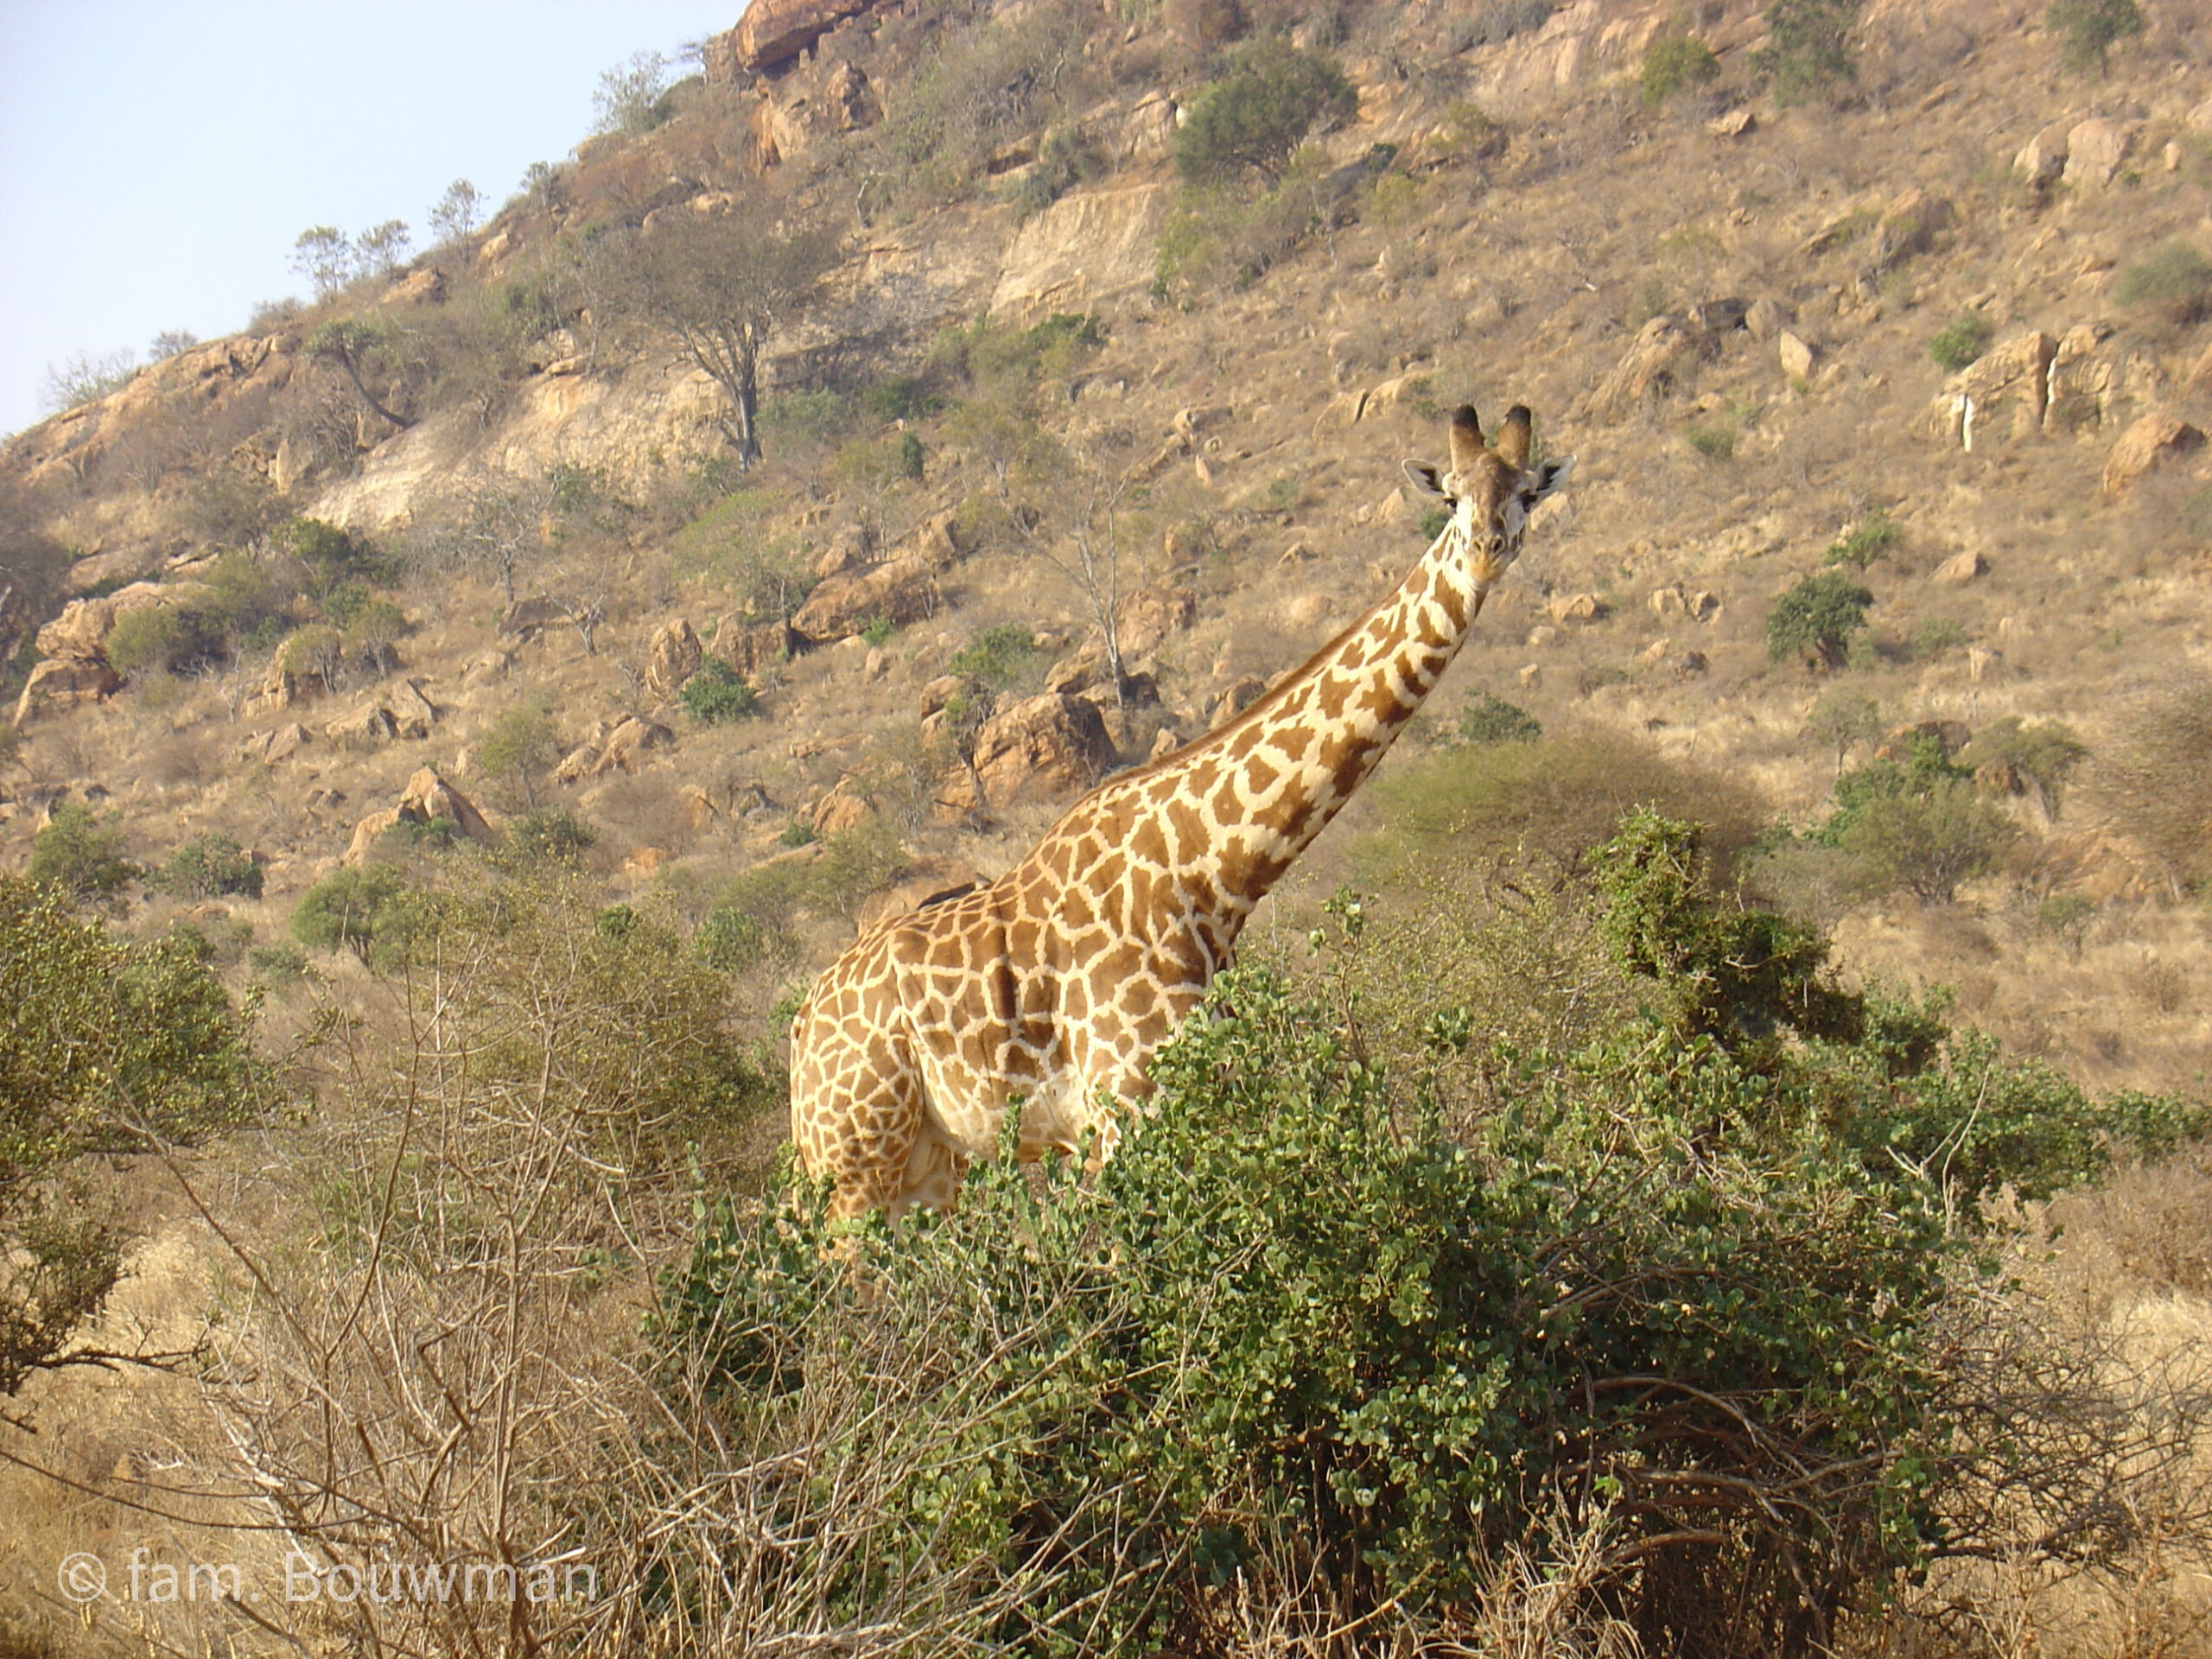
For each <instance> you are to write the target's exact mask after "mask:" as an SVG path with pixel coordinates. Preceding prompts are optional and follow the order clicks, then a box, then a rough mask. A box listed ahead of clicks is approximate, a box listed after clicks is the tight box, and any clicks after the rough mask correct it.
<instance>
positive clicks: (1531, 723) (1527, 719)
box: [1459, 691, 1544, 743]
mask: <svg viewBox="0 0 2212 1659" xmlns="http://www.w3.org/2000/svg"><path fill="white" fill-rule="evenodd" d="M1543 734H1544V726H1543V722H1542V721H1540V720H1538V719H1537V718H1536V717H1535V715H1532V714H1530V713H1529V711H1528V710H1527V709H1523V708H1522V707H1520V706H1519V705H1518V704H1517V703H1510V702H1506V701H1505V699H1504V698H1503V697H1500V696H1493V695H1492V694H1491V693H1490V692H1488V691H1478V692H1476V693H1475V694H1474V695H1473V696H1471V697H1469V698H1468V699H1467V704H1466V707H1465V708H1464V709H1461V710H1460V711H1459V735H1460V736H1461V737H1463V738H1465V739H1466V741H1468V742H1470V743H1533V742H1535V741H1536V740H1537V739H1538V738H1540V737H1541V736H1542V735H1543Z"/></svg>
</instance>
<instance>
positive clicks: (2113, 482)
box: [2105, 412, 2204, 495]
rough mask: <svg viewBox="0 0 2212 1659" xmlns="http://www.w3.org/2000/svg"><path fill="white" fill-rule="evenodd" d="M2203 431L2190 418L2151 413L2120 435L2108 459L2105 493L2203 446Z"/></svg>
mask: <svg viewBox="0 0 2212 1659" xmlns="http://www.w3.org/2000/svg"><path fill="white" fill-rule="evenodd" d="M2203 443H2204V434H2203V433H2202V432H2200V431H2198V430H2197V429H2196V428H2195V427H2193V426H2191V425H2190V423H2188V422H2187V421H2184V420H2180V419H2177V417H2175V416H2171V415H2166V414H2160V413H2155V412H2154V413H2152V414H2149V415H2145V416H2144V417H2143V418H2142V419H2141V420H2139V421H2138V422H2136V423H2135V424H2134V425H2133V426H2131V427H2129V428H2128V429H2127V430H2126V431H2125V432H2123V433H2121V434H2120V442H2118V443H2115V444H2114V445H2113V447H2112V454H2110V455H2108V456H2107V457H2106V460H2105V493H2106V494H2107V495H2119V494H2121V493H2124V492H2125V491H2126V489H2127V487H2128V486H2130V485H2131V484H2133V483H2134V482H2135V480H2138V479H2139V478H2141V477H2142V476H2143V475H2144V474H2145V473H2148V472H2150V471H2151V470H2152V468H2153V467H2158V466H2159V465H2161V464H2163V463H2164V462H2165V461H2171V460H2173V459H2174V458H2175V457H2176V456H2177V455H2185V454H2189V453H2190V451H2191V450H2194V449H2198V448H2202V447H2203Z"/></svg>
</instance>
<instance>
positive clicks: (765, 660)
mask: <svg viewBox="0 0 2212 1659" xmlns="http://www.w3.org/2000/svg"><path fill="white" fill-rule="evenodd" d="M805 648H806V641H805V640H804V639H801V638H800V637H799V636H798V634H796V633H793V632H791V628H790V626H788V625H787V624H785V623H782V622H753V623H746V622H740V621H738V620H735V619H734V618H725V619H724V620H723V621H722V625H721V627H719V628H718V629H716V630H715V656H717V657H719V658H721V659H722V661H724V662H726V663H728V664H729V665H730V667H731V668H733V669H734V670H735V671H737V672H738V673H739V674H741V675H742V676H743V677H745V678H747V679H748V680H753V681H758V680H759V679H760V676H761V673H762V672H763V671H765V670H767V669H770V668H772V667H774V666H775V665H776V664H778V663H780V662H783V661H785V659H786V658H790V657H791V656H792V655H793V654H794V653H796V652H800V651H803V650H804V649H805Z"/></svg>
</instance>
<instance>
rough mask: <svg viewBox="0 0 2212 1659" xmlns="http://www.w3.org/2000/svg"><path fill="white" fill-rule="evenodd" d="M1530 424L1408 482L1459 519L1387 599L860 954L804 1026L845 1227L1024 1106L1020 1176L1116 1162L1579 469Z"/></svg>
mask: <svg viewBox="0 0 2212 1659" xmlns="http://www.w3.org/2000/svg"><path fill="white" fill-rule="evenodd" d="M1530 442H1531V430H1530V421H1529V410H1527V409H1526V408H1525V407H1523V406H1520V405H1516V406H1515V407H1514V408H1513V409H1512V410H1510V411H1509V412H1508V413H1507V415H1506V417H1505V421H1504V423H1503V425H1502V426H1501V427H1500V428H1499V429H1498V433H1497V439H1496V442H1494V443H1486V442H1484V437H1483V432H1482V425H1481V423H1480V421H1479V420H1478V418H1477V416H1476V414H1475V411H1474V410H1473V409H1472V408H1471V407H1468V406H1465V405H1462V406H1461V407H1460V408H1459V409H1458V410H1455V411H1453V413H1452V417H1451V422H1450V427H1449V444H1450V466H1449V467H1448V468H1442V469H1440V468H1439V467H1434V466H1430V465H1417V464H1415V463H1414V462H1410V461H1408V463H1407V465H1406V473H1407V475H1408V478H1409V479H1410V480H1412V481H1413V483H1414V486H1416V488H1417V489H1419V490H1420V491H1421V492H1422V493H1425V494H1428V495H1433V496H1439V497H1441V498H1442V499H1443V500H1444V501H1445V503H1446V505H1447V506H1448V508H1449V510H1450V515H1451V516H1450V520H1449V522H1448V523H1447V524H1446V525H1445V527H1444V530H1443V531H1442V532H1441V533H1440V535H1439V536H1438V537H1436V539H1435V541H1434V542H1433V543H1431V545H1430V547H1429V549H1428V551H1427V554H1426V555H1425V556H1423V557H1422V559H1421V563H1419V564H1417V565H1416V566H1414V569H1413V571H1412V574H1411V575H1408V577H1407V578H1406V580H1405V581H1404V582H1402V584H1401V585H1400V586H1399V587H1398V588H1397V589H1396V590H1395V592H1394V593H1393V594H1390V595H1389V597H1387V598H1385V599H1384V600H1383V602H1382V603H1381V604H1379V605H1377V606H1376V607H1375V608H1374V609H1373V610H1371V611H1370V612H1369V613H1367V614H1366V615H1365V616H1364V617H1363V618H1361V619H1360V620H1358V621H1357V622H1354V623H1353V624H1352V625H1351V626H1350V627H1348V628H1346V629H1345V630H1344V632H1341V633H1339V634H1338V635H1337V637H1336V638H1335V639H1332V640H1331V641H1330V642H1329V643H1328V644H1327V645H1324V646H1323V647H1322V648H1321V649H1320V650H1319V652H1316V653H1315V654H1314V655H1313V658H1310V659H1309V660H1308V661H1307V662H1306V664H1305V665H1304V666H1303V667H1302V668H1300V670H1299V671H1297V672H1296V673H1295V674H1293V675H1291V676H1290V677H1287V679H1285V680H1283V681H1282V682H1281V683H1279V684H1278V685H1277V686H1276V687H1275V688H1274V690H1272V691H1270V692H1269V693H1268V695H1267V696H1263V697H1262V698H1261V699H1260V700H1259V701H1258V702H1255V703H1254V704H1253V705H1252V706H1251V707H1250V708H1249V709H1246V710H1244V712H1243V714H1241V715H1237V716H1236V717H1235V718H1234V719H1232V720H1230V721H1228V722H1226V723H1225V724H1224V725H1222V726H1220V727H1218V728H1216V729H1215V730H1213V731H1212V732H1210V733H1208V734H1206V735H1205V736H1204V737H1202V738H1199V739H1198V740H1197V741H1194V742H1192V743H1190V744H1188V745H1186V746H1185V747H1183V748H1181V749H1179V750H1176V751H1175V752H1173V753H1170V754H1168V755H1166V756H1165V757H1163V758H1162V759H1160V760H1155V761H1154V762H1153V763H1152V764H1150V765H1148V766H1141V767H1137V768H1135V769H1134V770H1132V771H1128V772H1121V773H1119V774H1117V775H1116V776H1114V777H1112V778H1109V779H1107V780H1106V781H1105V782H1104V783H1103V784H1102V785H1099V786H1098V787H1097V788H1096V789H1095V790H1093V791H1091V792H1090V794H1088V795H1086V796H1084V798H1082V799H1080V800H1078V801H1077V803H1076V804H1074V805H1073V806H1071V807H1070V808H1069V809H1068V810H1067V811H1066V812H1065V814H1064V815H1063V816H1062V817H1061V818H1060V820H1059V822H1058V823H1056V824H1054V825H1053V826H1052V829H1050V830H1049V831H1047V832H1046V835H1045V836H1044V838H1043V839H1042V840H1041V841H1039V842H1038V844H1037V846H1036V848H1035V849H1033V851H1032V852H1031V853H1030V854H1029V855H1028V856H1027V858H1025V859H1023V860H1022V861H1020V863H1019V864H1017V865H1015V866H1014V868H1012V869H1011V870H1009V871H1007V874H1004V875H1003V876H1001V877H1000V878H999V880H996V881H995V882H993V883H991V884H990V885H989V886H988V887H981V888H977V889H975V890H973V891H970V892H969V893H964V894H962V895H959V896H957V897H952V898H949V899H941V900H938V901H937V902H935V903H932V904H930V905H927V906H924V907H923V908H922V909H920V910H918V911H913V912H908V913H907V914H906V915H903V916H900V917H897V918H893V919H891V920H888V921H886V922H883V923H881V924H880V925H877V926H876V927H875V928H874V929H873V930H871V931H869V932H868V933H866V934H864V935H862V936H861V938H858V939H855V941H854V942H853V944H852V945H851V946H850V947H849V949H848V950H846V952H845V954H844V955H843V956H842V957H840V958H839V959H838V961H837V962H836V963H834V964H833V965H832V966H831V967H830V968H829V971H828V972H827V973H825V974H824V975H823V976H822V977H821V979H820V980H818V981H817V982H816V984H815V986H814V988H813V990H812V991H811V992H810V995H809V996H808V999H807V1001H806V1002H805V1004H804V1006H803V1007H801V1009H800V1010H799V1013H798V1017H797V1018H796V1019H795V1020H793V1022H792V1025H791V1138H792V1140H793V1141H795V1142H796V1143H797V1145H798V1155H799V1161H800V1164H801V1166H803V1167H804V1169H805V1170H806V1171H807V1172H808V1173H810V1174H813V1175H815V1176H817V1177H821V1176H828V1177H829V1178H830V1179H831V1182H832V1186H833V1192H832V1195H831V1198H830V1211H831V1213H832V1215H833V1216H836V1217H854V1216H859V1215H862V1214H865V1213H867V1212H868V1211H871V1210H876V1209H882V1210H885V1211H888V1212H889V1214H890V1217H891V1218H892V1220H893V1221H894V1222H895V1221H896V1220H898V1219H899V1217H901V1216H902V1215H904V1214H905V1213H906V1211H908V1210H910V1209H912V1207H913V1206H915V1205H925V1206H928V1207H930V1208H931V1209H938V1210H942V1209H945V1208H948V1207H950V1205H951V1204H952V1202H953V1200H954V1198H955V1195H956V1194H957V1191H958V1188H959V1185H960V1181H961V1179H962V1177H963V1175H964V1174H965V1173H966V1171H967V1167H968V1165H969V1160H972V1159H975V1158H977V1157H985V1156H988V1155H990V1154H991V1152H992V1150H993V1149H994V1148H995V1146H996V1145H997V1143H998V1137H999V1132H1000V1129H1001V1124H1002V1122H1003V1120H1004V1116H1005V1114H1006V1111H1007V1107H1008V1106H1009V1104H1011V1103H1013V1102H1014V1101H1015V1100H1017V1099H1019V1100H1020V1101H1021V1102H1022V1105H1021V1119H1020V1134H1019V1153H1018V1155H1019V1156H1020V1157H1021V1158H1023V1159H1025V1160H1031V1159H1035V1158H1038V1157H1039V1156H1041V1155H1043V1154H1045V1153H1046V1151H1047V1150H1050V1149H1054V1148H1057V1149H1060V1150H1063V1151H1067V1152H1074V1151H1076V1150H1077V1148H1078V1147H1081V1146H1082V1145H1083V1144H1084V1140H1085V1137H1086V1136H1087V1135H1095V1137H1096V1139H1095V1141H1093V1142H1092V1145H1093V1146H1094V1147H1095V1149H1096V1150H1095V1153H1094V1155H1095V1156H1096V1157H1097V1158H1099V1159H1101V1160H1103V1159H1104V1158H1106V1157H1109V1156H1111V1155H1112V1153H1113V1150H1114V1147H1115V1144H1116V1141H1117V1140H1118V1139H1119V1137H1120V1135H1121V1133H1122V1121H1121V1118H1122V1115H1121V1112H1120V1110H1119V1108H1120V1107H1122V1106H1128V1105H1138V1104H1141V1102H1142V1101H1143V1099H1144V1097H1145V1096H1146V1095H1147V1093H1148V1092H1149V1087H1150V1085H1149V1080H1148V1079H1147V1076H1146V1066H1147V1062H1148V1061H1149V1060H1150V1059H1151V1057H1152V1054H1153V1052H1154V1049H1156V1048H1157V1047H1158V1046H1160V1043H1161V1041H1162V1040H1163V1039H1165V1038H1166V1035H1167V1033H1169V1032H1170V1031H1172V1030H1173V1028H1174V1027H1175V1026H1176V1025H1177V1023H1178V1022H1179V1021H1180V1020H1182V1019H1183V1017H1184V1016H1185V1014H1188V1013H1190V1011H1191V1010H1192V1008H1193V1007H1196V1006H1197V1005H1198V1001H1199V999H1200V998H1201V997H1202V996H1203V995H1205V989H1206V987H1207V985H1208V983H1209V982H1211V980H1212V978H1213V976H1214V975H1215V974H1217V972H1219V971H1220V970H1221V969H1223V968H1224V966H1226V965H1227V964H1228V963H1229V962H1230V957H1231V953H1232V952H1233V951H1234V950H1235V948H1236V938H1237V934H1238V932H1239V931H1240V930H1241V929H1242V928H1243V925H1244V923H1245V921H1246V919H1247V918H1249V916H1250V915H1251V913H1252V911H1253V908H1254V907H1255V906H1256V905H1257V904H1258V903H1259V901H1260V899H1262V897H1264V896H1265V895H1266V893H1268V889H1269V888H1270V887H1273V886H1274V883H1275V882H1276V881H1277V880H1280V879H1281V876H1282V874H1283V873H1284V872H1285V871H1286V870H1287V869H1288V868H1290V866H1291V863H1292V861H1294V860H1295V859H1296V858H1297V857H1298V855H1299V854H1300V852H1302V851H1303V850H1304V849H1306V846H1307V845H1308V843H1310V842H1312V841H1313V838H1314V836H1317V835H1319V833H1320V832H1321V829H1322V828H1323V827H1324V826H1325V824H1327V823H1328V822H1329V820H1330V819H1331V818H1332V817H1335V815H1336V814H1337V812H1338V810H1340V809H1341V808H1342V807H1343V806H1344V803H1345V802H1346V801H1348V800H1350V799H1351V796H1352V793H1353V791H1356V790H1357V788H1358V787H1359V785H1360V784H1361V783H1362V782H1363V781H1364V780H1365V779H1366V778H1367V776H1368V775H1369V773H1370V772H1372V771H1373V770H1374V768H1375V766H1376V763H1377V762H1378V761H1379V760H1382V758H1383V753H1384V751H1386V750H1387V749H1388V748H1389V747H1390V744H1391V742H1392V741H1393V740H1394V739H1395V737H1396V736H1397V734H1399V733H1400V732H1401V731H1402V730H1403V729H1404V728H1405V725H1406V722H1407V721H1408V720H1409V719H1410V718H1411V717H1412V715H1413V714H1414V711H1415V710H1416V709H1419V708H1420V707H1421V700H1422V699H1423V698H1424V697H1426V696H1427V695H1428V693H1429V691H1430V690H1432V689H1433V687H1434V686H1435V684H1436V683H1437V681H1438V679H1439V678H1440V677H1441V676H1442V674H1443V672H1444V671H1445V669H1446V666H1447V665H1449V664H1450V663H1451V661H1452V657H1453V655H1454V654H1455V653H1456V652H1458V650H1459V646H1460V645H1461V643H1462V642H1463V641H1464V640H1465V639H1466V637H1467V633H1468V631H1469V629H1470V628H1471V626H1473V623H1474V620H1475V618H1476V617H1477V615H1478V613H1480V612H1481V610H1482V607H1483V601H1484V597H1485V596H1486V595H1487V594H1489V592H1490V589H1491V586H1492V585H1493V584H1495V583H1496V582H1497V580H1498V579H1499V577H1501V576H1502V575H1503V574H1504V572H1505V569H1506V567H1507V566H1509V565H1510V564H1511V563H1513V560H1514V558H1515V556H1516V555H1517V554H1518V553H1519V551H1520V547H1521V537H1522V530H1523V528H1524V526H1525V525H1526V524H1527V521H1528V516H1529V512H1530V510H1531V509H1532V508H1534V507H1535V505H1536V503H1537V502H1539V501H1541V500H1542V499H1544V498H1545V497H1546V496H1548V495H1549V494H1550V493H1552V492H1553V491H1554V490H1555V489H1557V488H1558V487H1559V486H1560V484H1561V483H1562V482H1563V481H1564V480H1565V479H1566V477H1567V471H1568V469H1569V467H1572V466H1573V461H1572V459H1571V458H1569V459H1567V460H1562V461H1543V462H1540V463H1532V461H1531V458H1530V454H1529V449H1530Z"/></svg>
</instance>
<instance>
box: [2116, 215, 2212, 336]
mask: <svg viewBox="0 0 2212 1659" xmlns="http://www.w3.org/2000/svg"><path fill="white" fill-rule="evenodd" d="M2120 303H2121V304H2123V305H2133V306H2140V307H2142V308H2144V309H2145V310H2146V311H2149V312H2151V313H2152V314H2153V315H2157V316H2158V317H2160V318H2162V319H2164V321H2167V322H2169V323H2171V324H2173V325H2174V326H2175V327H2189V326H2190V324H2193V323H2197V322H2202V321H2204V319H2205V318H2207V317H2212V260H2208V259H2206V258H2205V257H2204V256H2203V255H2202V253H2200V252H2198V251H2197V250H2196V245H2195V244H2193V243H2190V242H2185V241H2183V240H2182V239H2181V238H2178V237H2177V238H2174V239H2173V240H2172V241H2170V242H2162V243H2160V244H2159V245H2158V246H2157V247H2155V248H2153V249H2152V250H2151V251H2150V252H2149V253H2147V254H2145V255H2144V257H2142V258H2141V259H2140V260H2139V261H2138V262H2137V263H2136V264H2132V265H2130V266H2129V267H2128V268H2127V269H2126V271H2125V272H2123V273H2122V274H2121V277H2120Z"/></svg>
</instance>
